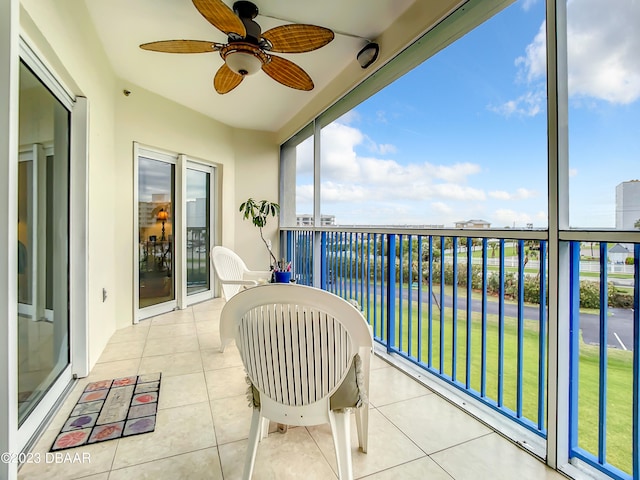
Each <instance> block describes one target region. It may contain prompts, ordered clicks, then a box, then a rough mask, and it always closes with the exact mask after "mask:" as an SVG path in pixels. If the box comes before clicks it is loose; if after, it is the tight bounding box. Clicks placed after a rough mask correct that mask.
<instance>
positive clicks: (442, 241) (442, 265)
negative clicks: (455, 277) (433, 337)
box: [438, 237, 445, 374]
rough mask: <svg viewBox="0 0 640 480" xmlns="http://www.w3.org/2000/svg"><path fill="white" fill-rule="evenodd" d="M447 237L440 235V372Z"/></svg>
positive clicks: (442, 355)
mask: <svg viewBox="0 0 640 480" xmlns="http://www.w3.org/2000/svg"><path fill="white" fill-rule="evenodd" d="M444 257H445V238H444V237H440V350H439V351H438V354H439V356H440V358H439V365H440V367H439V371H440V373H441V374H442V373H444V329H445V318H444V313H445V310H444V273H445V262H444Z"/></svg>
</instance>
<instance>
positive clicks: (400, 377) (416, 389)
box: [369, 367, 432, 407]
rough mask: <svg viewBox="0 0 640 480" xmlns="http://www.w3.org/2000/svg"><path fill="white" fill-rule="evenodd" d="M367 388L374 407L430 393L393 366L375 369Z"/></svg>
mask: <svg viewBox="0 0 640 480" xmlns="http://www.w3.org/2000/svg"><path fill="white" fill-rule="evenodd" d="M369 390H370V392H369V400H370V401H371V404H372V405H374V406H376V407H379V406H381V405H387V404H389V403H393V402H399V401H401V400H407V399H409V398H415V397H420V396H422V395H431V394H432V392H431V390H429V389H428V388H426V387H423V386H422V385H420V384H419V383H417V382H416V381H414V380H412V379H411V378H409V377H408V376H407V375H405V374H404V373H402V372H400V371H399V370H397V369H396V368H394V367H386V368H378V369H376V370H375V375H373V374H372V375H371V381H370V387H369Z"/></svg>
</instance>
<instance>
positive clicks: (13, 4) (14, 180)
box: [0, 0, 20, 480]
mask: <svg viewBox="0 0 640 480" xmlns="http://www.w3.org/2000/svg"><path fill="white" fill-rule="evenodd" d="M19 8H20V3H19V1H18V0H5V1H2V2H0V149H2V151H0V225H2V226H3V227H2V228H0V318H2V321H0V339H1V340H0V385H2V388H0V452H11V453H17V451H16V449H17V431H18V367H17V358H18V353H17V350H18V345H17V343H18V338H17V329H18V325H17V321H18V285H17V272H18V265H17V245H18V205H17V201H18V189H17V185H18V91H19V77H18V71H19V57H18V34H19V29H18V26H19V22H18V18H19V17H18V11H19ZM17 476H18V466H17V464H16V463H7V462H4V461H3V462H0V478H4V479H9V480H13V479H15V478H17Z"/></svg>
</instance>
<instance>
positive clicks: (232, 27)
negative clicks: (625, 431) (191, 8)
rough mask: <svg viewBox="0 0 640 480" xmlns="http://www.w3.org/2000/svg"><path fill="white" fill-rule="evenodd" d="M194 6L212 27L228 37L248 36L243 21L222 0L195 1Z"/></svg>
mask: <svg viewBox="0 0 640 480" xmlns="http://www.w3.org/2000/svg"><path fill="white" fill-rule="evenodd" d="M193 4H194V5H195V7H196V8H197V9H198V11H199V12H200V13H201V14H202V16H203V17H204V18H206V19H207V20H208V21H209V23H210V24H211V25H213V26H214V27H216V28H217V29H218V30H221V31H223V32H224V33H226V34H227V35H229V34H230V33H237V34H238V35H240V36H241V37H244V36H245V35H246V34H247V31H246V30H245V28H244V24H243V23H242V20H240V19H239V18H238V17H237V16H236V14H235V13H233V10H231V9H230V8H229V7H227V6H226V5H225V4H224V2H223V1H222V0H193Z"/></svg>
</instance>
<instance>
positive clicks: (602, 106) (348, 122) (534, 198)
mask: <svg viewBox="0 0 640 480" xmlns="http://www.w3.org/2000/svg"><path fill="white" fill-rule="evenodd" d="M568 18H569V26H568V37H569V40H568V43H569V52H568V56H569V89H570V123H569V124H570V200H571V212H570V219H571V225H572V226H574V227H613V226H614V219H615V186H616V185H617V184H618V183H620V182H622V181H627V180H631V179H634V178H640V168H639V167H638V165H640V162H639V160H640V158H638V157H640V141H639V140H638V138H640V135H639V133H640V132H639V131H638V130H640V121H639V120H640V102H639V101H638V97H640V58H639V56H638V54H637V52H638V51H640V33H637V30H638V29H637V25H638V24H640V4H639V3H638V2H637V1H634V0H615V1H611V0H570V1H569V3H568ZM603 19H604V20H603ZM544 52H545V45H544V2H543V1H542V0H523V1H518V2H516V3H515V4H513V5H512V6H510V7H508V8H507V9H505V10H503V11H502V12H501V13H499V14H498V15H496V16H495V17H493V18H492V19H490V20H489V21H488V22H486V23H485V24H483V25H481V26H479V27H478V28H476V29H475V30H474V31H472V32H470V33H469V34H467V35H466V36H465V37H463V38H462V39H461V40H459V41H458V42H456V43H454V44H453V45H451V46H449V47H448V48H446V49H445V50H443V51H441V52H440V53H438V54H437V55H435V56H434V57H432V58H431V59H429V60H427V61H426V62H424V63H423V64H422V65H420V66H418V67H417V68H415V69H414V70H412V71H411V72H409V73H407V74H406V75H405V76H403V77H402V78H401V79H399V80H397V81H396V82H394V83H393V84H391V85H389V86H388V87H386V88H385V89H383V90H382V91H381V92H379V93H378V94H376V95H374V96H373V97H372V98H370V99H368V100H367V101H365V102H364V103H362V104H361V105H359V106H357V107H356V108H355V109H354V110H352V111H351V112H348V113H347V114H345V115H344V116H343V117H342V118H340V119H338V120H337V121H335V122H333V123H332V124H331V125H329V126H327V127H325V128H324V129H323V133H322V152H323V156H322V190H321V196H322V206H321V210H322V213H325V214H333V215H336V220H337V223H339V224H393V225H405V224H413V225H423V224H426V225H433V224H437V225H444V226H445V227H453V224H454V222H456V221H460V220H469V219H472V218H473V219H484V220H487V221H489V222H491V224H492V227H496V228H502V227H506V226H508V227H516V228H525V227H526V226H527V224H529V223H531V224H533V226H534V228H545V227H546V226H547V172H546V155H547V154H546V149H547V143H546V142H547V136H546V128H547V127H546V114H547V113H546V84H545V63H544V62H545V57H544ZM310 153H311V152H310V145H304V146H301V147H300V150H299V164H298V172H299V181H298V192H297V193H298V200H297V201H298V207H297V211H298V212H299V213H310V212H311V211H312V209H311V203H310V198H311V187H310V185H309V183H310V176H309V175H308V173H309V168H310V162H309V160H310ZM305 183H307V185H304V184H305Z"/></svg>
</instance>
